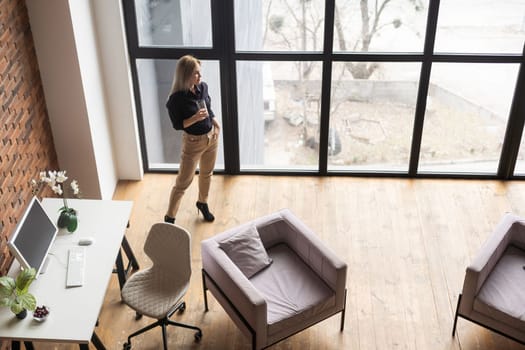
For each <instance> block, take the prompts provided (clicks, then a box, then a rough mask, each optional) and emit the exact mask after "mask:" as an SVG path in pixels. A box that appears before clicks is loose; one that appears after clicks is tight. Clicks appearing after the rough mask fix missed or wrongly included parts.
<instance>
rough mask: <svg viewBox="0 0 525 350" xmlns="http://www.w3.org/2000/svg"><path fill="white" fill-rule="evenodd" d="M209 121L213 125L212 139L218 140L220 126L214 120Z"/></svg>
mask: <svg viewBox="0 0 525 350" xmlns="http://www.w3.org/2000/svg"><path fill="white" fill-rule="evenodd" d="M211 121H212V123H213V138H214V139H218V138H219V136H220V134H221V126H220V124H219V122H218V121H217V120H216V119H215V118H213V119H212V120H211Z"/></svg>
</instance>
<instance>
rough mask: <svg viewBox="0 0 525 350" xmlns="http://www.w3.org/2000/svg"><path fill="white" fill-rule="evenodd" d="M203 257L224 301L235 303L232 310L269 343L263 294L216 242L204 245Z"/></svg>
mask: <svg viewBox="0 0 525 350" xmlns="http://www.w3.org/2000/svg"><path fill="white" fill-rule="evenodd" d="M201 255H202V267H203V269H204V270H205V271H206V273H207V274H208V275H209V276H210V277H211V278H212V279H213V281H215V283H216V284H217V287H219V288H220V290H221V291H222V293H223V294H224V297H226V298H227V299H228V300H229V301H230V302H231V305H230V306H233V307H234V308H235V309H236V310H237V311H238V312H239V313H240V314H241V315H242V317H243V318H244V319H245V320H246V322H247V323H248V324H249V327H251V328H252V330H254V331H255V332H256V334H257V337H261V336H262V337H263V339H266V334H267V328H266V325H267V306H266V301H265V300H264V298H263V297H262V296H261V294H260V293H259V292H258V291H257V289H255V287H254V286H253V284H252V283H251V282H250V281H249V280H248V279H247V278H246V276H244V274H243V273H242V272H241V270H239V268H238V267H237V266H236V265H235V264H234V263H233V262H232V261H231V260H230V258H229V257H228V256H227V255H226V253H225V252H224V251H223V250H222V249H221V248H220V247H219V245H218V243H217V241H216V240H215V239H214V238H210V239H207V240H204V241H202V242H201ZM223 307H224V305H223ZM224 309H225V310H228V309H229V308H227V307H225V308H224ZM234 316H237V315H234Z"/></svg>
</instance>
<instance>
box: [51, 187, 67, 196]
mask: <svg viewBox="0 0 525 350" xmlns="http://www.w3.org/2000/svg"><path fill="white" fill-rule="evenodd" d="M51 189H52V190H53V192H55V193H56V194H58V195H60V196H61V195H62V193H64V192H62V187H61V186H60V185H54V186H51Z"/></svg>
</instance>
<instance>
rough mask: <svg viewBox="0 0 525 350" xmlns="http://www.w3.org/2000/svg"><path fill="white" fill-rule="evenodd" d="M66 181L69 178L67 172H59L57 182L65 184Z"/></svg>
mask: <svg viewBox="0 0 525 350" xmlns="http://www.w3.org/2000/svg"><path fill="white" fill-rule="evenodd" d="M66 180H67V176H66V172H65V171H59V172H58V173H57V174H56V182H58V183H63V182H64V181H66Z"/></svg>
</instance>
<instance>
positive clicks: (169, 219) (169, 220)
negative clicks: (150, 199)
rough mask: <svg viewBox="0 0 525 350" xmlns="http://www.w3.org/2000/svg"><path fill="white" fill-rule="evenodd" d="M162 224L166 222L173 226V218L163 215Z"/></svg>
mask: <svg viewBox="0 0 525 350" xmlns="http://www.w3.org/2000/svg"><path fill="white" fill-rule="evenodd" d="M164 222H167V223H168V224H174V223H175V218H172V217H171V216H168V215H164Z"/></svg>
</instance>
